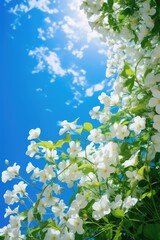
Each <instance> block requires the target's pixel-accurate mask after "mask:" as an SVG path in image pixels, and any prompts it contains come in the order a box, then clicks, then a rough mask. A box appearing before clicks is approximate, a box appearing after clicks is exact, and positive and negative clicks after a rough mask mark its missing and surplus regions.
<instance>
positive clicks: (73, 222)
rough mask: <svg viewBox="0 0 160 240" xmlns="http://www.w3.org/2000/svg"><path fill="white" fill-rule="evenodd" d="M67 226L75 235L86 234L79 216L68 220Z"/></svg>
mask: <svg viewBox="0 0 160 240" xmlns="http://www.w3.org/2000/svg"><path fill="white" fill-rule="evenodd" d="M67 226H68V228H69V229H70V230H71V231H72V232H73V233H76V232H77V233H78V234H83V233H84V229H83V221H82V219H81V218H80V217H79V215H78V214H76V215H73V216H72V217H71V218H69V219H68V221H67Z"/></svg>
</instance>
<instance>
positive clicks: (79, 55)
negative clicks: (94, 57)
mask: <svg viewBox="0 0 160 240" xmlns="http://www.w3.org/2000/svg"><path fill="white" fill-rule="evenodd" d="M86 48H88V45H84V46H82V47H81V48H80V49H79V50H78V49H75V50H73V51H72V54H73V55H74V56H76V57H77V58H79V59H82V58H83V55H84V50H85V49H86Z"/></svg>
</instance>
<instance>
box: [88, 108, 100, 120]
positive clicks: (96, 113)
mask: <svg viewBox="0 0 160 240" xmlns="http://www.w3.org/2000/svg"><path fill="white" fill-rule="evenodd" d="M99 110H100V106H96V107H93V108H92V110H90V111H89V115H90V116H91V118H92V119H97V120H98V119H99V115H100V112H99Z"/></svg>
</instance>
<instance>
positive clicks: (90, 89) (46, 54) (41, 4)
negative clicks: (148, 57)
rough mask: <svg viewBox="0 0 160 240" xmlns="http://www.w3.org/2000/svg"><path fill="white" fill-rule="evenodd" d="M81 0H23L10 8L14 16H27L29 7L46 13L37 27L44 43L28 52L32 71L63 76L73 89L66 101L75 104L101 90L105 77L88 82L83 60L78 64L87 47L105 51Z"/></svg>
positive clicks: (52, 79) (29, 10)
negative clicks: (81, 8)
mask: <svg viewBox="0 0 160 240" xmlns="http://www.w3.org/2000/svg"><path fill="white" fill-rule="evenodd" d="M6 1H8V2H9V0H6ZM81 1H82V0H76V1H75V0H67V1H66V0H55V1H53V0H52V1H51V0H28V1H26V0H22V1H21V2H22V3H21V4H16V5H15V6H14V7H13V8H11V9H10V12H12V13H13V14H15V15H16V16H17V19H18V18H19V17H21V15H22V14H25V13H27V16H29V15H28V12H29V14H30V16H32V11H31V10H32V9H37V10H40V11H42V12H43V13H45V14H43V16H44V24H43V25H42V26H39V27H38V28H37V32H38V34H37V37H38V38H39V39H40V40H42V41H43V43H42V45H43V46H40V47H35V49H34V50H30V51H29V56H32V57H35V58H36V60H37V65H36V66H35V67H34V69H33V71H32V73H39V72H43V71H47V72H48V73H49V74H50V75H51V80H50V82H51V83H53V82H55V81H56V80H57V77H66V79H67V81H68V87H70V89H71V90H72V93H73V98H72V99H71V100H68V101H67V102H66V104H68V105H69V104H74V103H75V105H74V106H75V107H76V106H77V105H76V104H81V103H82V102H83V99H84V97H85V96H93V94H94V92H97V91H101V90H103V89H104V86H105V84H104V81H102V82H100V83H99V84H93V86H91V84H89V82H88V81H87V77H86V75H87V74H86V70H85V69H83V68H84V65H83V63H82V62H81V63H82V64H80V65H81V67H78V66H77V65H78V64H79V63H80V61H81V60H82V59H83V58H84V57H86V55H85V54H86V52H88V51H85V50H86V49H87V48H88V49H89V50H91V47H93V46H94V47H95V48H96V51H97V52H98V50H99V53H100V54H105V50H104V49H105V46H104V44H103V45H102V44H100V41H99V39H98V34H97V33H96V32H93V31H92V30H91V29H90V26H89V24H88V21H87V19H86V16H85V14H84V13H83V11H82V10H80V7H79V6H80V3H81ZM54 14H56V15H54ZM41 17H42V15H41ZM17 19H16V21H17ZM31 20H32V19H31ZM31 20H30V21H31ZM16 24H19V22H18V21H17V23H15V24H13V26H14V27H15V26H16ZM50 39H53V44H54V45H52V46H54V47H52V49H51V47H50V46H51V41H48V40H50ZM57 39H58V41H57ZM40 40H39V42H40ZM95 48H94V50H95ZM61 56H63V58H61ZM62 59H63V61H64V62H62ZM68 60H69V61H68ZM73 63H74V64H73ZM64 66H65V67H64ZM82 66H83V67H82Z"/></svg>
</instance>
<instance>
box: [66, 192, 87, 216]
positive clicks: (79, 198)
mask: <svg viewBox="0 0 160 240" xmlns="http://www.w3.org/2000/svg"><path fill="white" fill-rule="evenodd" d="M86 205H87V201H86V197H85V196H84V195H82V194H80V193H78V194H77V195H76V199H75V200H74V201H73V202H72V203H71V206H70V209H69V211H68V213H67V214H68V215H73V214H75V213H78V212H79V210H80V209H82V208H85V207H86Z"/></svg>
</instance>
